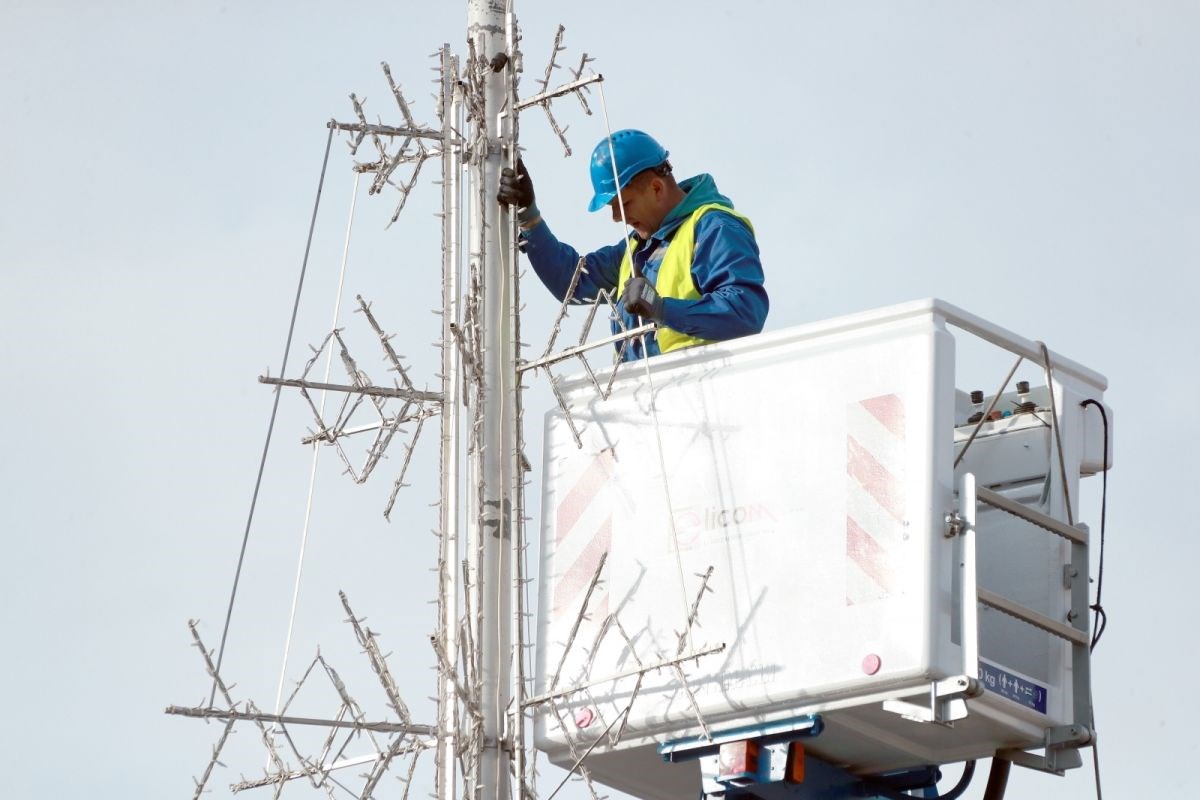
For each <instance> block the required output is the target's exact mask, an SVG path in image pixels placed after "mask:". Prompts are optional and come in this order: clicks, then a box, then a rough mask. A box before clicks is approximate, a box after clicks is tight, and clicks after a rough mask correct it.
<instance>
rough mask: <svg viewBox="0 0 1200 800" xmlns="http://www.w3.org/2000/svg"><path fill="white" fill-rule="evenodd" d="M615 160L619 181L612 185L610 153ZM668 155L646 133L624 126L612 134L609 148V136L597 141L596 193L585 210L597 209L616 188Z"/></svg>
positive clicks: (594, 154)
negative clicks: (624, 127)
mask: <svg viewBox="0 0 1200 800" xmlns="http://www.w3.org/2000/svg"><path fill="white" fill-rule="evenodd" d="M614 154H615V155H616V159H617V170H616V172H617V176H618V179H619V180H620V183H618V184H617V185H616V186H614V185H613V164H612V162H613V155H614ZM668 155H670V153H668V152H667V151H666V150H664V149H663V146H662V145H661V144H659V143H658V142H656V141H655V140H654V137H652V136H650V134H648V133H643V132H641V131H635V130H633V129H626V130H623V131H617V132H616V133H614V134H613V135H612V147H611V149H610V147H609V140H608V138H604V139H601V140H600V144H598V145H596V149H595V150H593V151H592V163H591V172H592V189H594V190H595V192H596V194H595V196H594V197H592V202H591V203H590V204H589V205H588V211H599V210H600V209H602V208H604V207H605V206H606V205H608V204H609V203H611V202H612V199H613V198H614V197H616V196H617V191H618V188H620V189H624V188H625V187H626V186H628V185H629V182H630V181H631V180H633V177H634V176H635V175H637V174H638V173H639V172H642V171H643V170H647V169H650V168H651V167H657V166H658V165H659V164H661V163H663V162H664V161H666V160H667V156H668Z"/></svg>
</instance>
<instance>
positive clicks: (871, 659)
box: [862, 653, 883, 675]
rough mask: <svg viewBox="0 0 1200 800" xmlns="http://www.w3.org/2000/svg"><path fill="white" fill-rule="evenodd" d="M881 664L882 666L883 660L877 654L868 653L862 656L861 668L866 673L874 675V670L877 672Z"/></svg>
mask: <svg viewBox="0 0 1200 800" xmlns="http://www.w3.org/2000/svg"><path fill="white" fill-rule="evenodd" d="M881 666H883V662H882V661H881V660H880V659H879V656H877V655H875V654H874V653H868V654H867V655H866V657H864V658H863V661H862V670H863V672H865V673H867V674H868V675H874V674H875V673H876V672H879V668H880V667H881Z"/></svg>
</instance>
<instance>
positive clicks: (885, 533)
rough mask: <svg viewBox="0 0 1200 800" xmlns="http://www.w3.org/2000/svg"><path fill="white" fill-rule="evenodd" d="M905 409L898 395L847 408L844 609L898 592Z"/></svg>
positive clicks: (903, 492) (903, 487)
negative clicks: (896, 553) (896, 566)
mask: <svg viewBox="0 0 1200 800" xmlns="http://www.w3.org/2000/svg"><path fill="white" fill-rule="evenodd" d="M904 457H905V411H904V401H903V400H901V399H900V397H899V396H898V395H894V394H885V395H880V396H878V397H871V398H868V399H866V400H862V401H859V402H857V403H850V404H849V405H847V406H846V605H857V604H859V603H867V602H871V601H873V600H881V599H883V598H885V597H887V596H888V595H890V594H891V593H892V591H893V590H894V589H895V577H896V576H895V572H894V556H893V553H894V550H895V548H896V547H897V546H898V545H899V543H900V542H901V541H902V537H903V535H904V519H905V506H906V503H907V497H906V494H905V486H906V484H905V480H904V478H905V475H904Z"/></svg>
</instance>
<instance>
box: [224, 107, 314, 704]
mask: <svg viewBox="0 0 1200 800" xmlns="http://www.w3.org/2000/svg"><path fill="white" fill-rule="evenodd" d="M328 128H329V135H328V136H327V137H326V138H325V156H324V158H323V159H322V160H321V177H320V178H319V179H318V180H317V196H316V199H315V200H314V201H313V210H312V219H311V220H310V221H309V223H308V239H307V240H306V241H305V243H304V258H303V260H302V261H301V262H300V278H299V280H298V281H297V283H296V299H295V300H294V301H293V302H292V319H291V321H290V322H289V323H288V333H287V341H286V343H285V344H284V346H283V363H282V365H281V366H280V367H279V374H280V375H286V374H287V362H288V355H289V354H290V353H291V351H292V334H293V333H294V332H295V330H296V316H297V314H298V313H299V311H300V295H301V294H302V293H303V291H304V275H305V273H306V272H307V271H308V256H309V253H311V252H312V240H313V231H314V230H315V229H316V226H317V210H318V209H319V208H320V207H321V191H322V190H323V189H324V188H325V168H326V167H328V166H329V148H330V145H332V144H333V130H334V128H333V125H332V123H331V124H330V125H329V126H328ZM282 388H283V387H282V386H276V387H275V401H274V403H273V405H272V406H271V419H270V421H269V422H268V423H267V436H266V440H265V441H264V442H263V449H262V456H261V457H260V458H259V461H258V475H257V476H256V477H255V479H254V492H253V493H252V494H251V496H250V511H249V513H248V514H247V515H246V529H245V532H244V533H243V534H242V547H241V550H240V551H239V552H238V560H237V568H236V569H235V570H234V573H233V588H232V589H231V590H230V592H229V607H228V609H227V610H226V612H225V625H224V627H223V628H222V629H221V644H220V645H219V646H218V647H217V665H216V670H215V671H216V673H218V674H219V673H220V672H221V662H222V661H223V660H224V658H225V640H226V639H227V638H228V636H229V625H230V622H231V621H232V619H233V605H234V602H235V601H236V600H237V591H238V583H239V582H240V581H241V578H242V565H243V564H244V563H245V560H246V545H247V544H249V542H250V528H251V527H252V526H253V524H254V509H255V507H256V506H257V505H258V492H259V490H260V489H261V488H262V479H263V472H264V470H265V469H266V466H267V453H268V452H269V451H270V449H271V435H272V434H273V433H274V431H275V417H276V415H277V414H278V413H279V398H280V391H281V390H282ZM216 696H217V676H216V675H213V685H212V691H211V692H210V693H209V696H208V705H209V706H210V707H211V706H212V704H213V702H214V701H215V699H216Z"/></svg>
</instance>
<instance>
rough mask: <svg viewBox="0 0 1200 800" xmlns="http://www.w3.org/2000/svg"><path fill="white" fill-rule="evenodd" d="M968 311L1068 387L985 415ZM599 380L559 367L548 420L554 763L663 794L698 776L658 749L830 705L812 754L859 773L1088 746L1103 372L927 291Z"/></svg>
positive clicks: (541, 642) (544, 578)
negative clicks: (969, 356) (1092, 500)
mask: <svg viewBox="0 0 1200 800" xmlns="http://www.w3.org/2000/svg"><path fill="white" fill-rule="evenodd" d="M951 327H953V328H955V329H958V330H959V331H966V332H968V333H971V334H974V335H976V336H979V337H981V338H983V339H985V340H987V341H989V342H991V343H992V344H995V345H997V346H999V347H1001V348H1004V349H1007V350H1009V351H1011V352H1012V353H1014V354H1016V355H1018V356H1023V357H1024V358H1025V359H1027V360H1029V361H1031V362H1033V363H1035V364H1041V365H1044V364H1045V362H1046V361H1047V360H1049V362H1050V369H1049V372H1048V374H1049V378H1050V380H1049V388H1047V387H1046V386H1042V387H1035V388H1034V389H1033V390H1028V389H1026V391H1024V392H1022V393H1021V395H1020V397H1018V396H1017V393H1015V392H1011V391H1010V392H1007V393H1006V394H1004V395H1003V396H1002V397H999V398H990V397H989V398H985V400H992V399H995V400H996V401H997V402H995V403H992V405H994V406H995V410H997V411H1003V410H1009V409H1013V408H1022V409H1023V411H1018V413H1015V414H1013V415H1011V416H1005V417H1002V418H1000V419H995V420H992V419H988V418H985V419H984V420H982V421H981V422H979V423H968V422H967V420H968V419H969V418H970V417H971V415H972V411H974V410H976V409H975V408H974V406H973V404H972V403H971V401H970V400H969V399H968V395H967V393H966V392H964V391H961V390H959V389H958V388H957V387H956V383H955V337H954V335H952V333H951V330H950V328H951ZM599 386H600V388H605V387H604V383H603V381H602V380H601V381H600V382H599ZM596 388H597V382H596V381H595V380H594V379H593V378H592V377H589V376H581V377H578V378H574V379H570V380H566V381H563V382H562V383H561V384H560V385H559V389H560V392H561V394H562V396H563V399H564V402H565V404H566V406H567V408H568V409H569V414H567V413H564V412H563V411H562V410H555V411H553V412H551V413H549V414H548V415H547V418H546V434H545V458H544V470H545V472H544V476H543V492H544V494H543V502H542V530H541V568H540V587H541V589H540V605H539V610H538V616H537V626H538V631H537V636H536V640H537V642H538V651H537V676H536V687H535V696H534V697H533V698H531V702H532V707H533V708H534V710H535V743H536V745H537V747H538V748H539V749H541V750H543V751H545V752H546V753H547V754H548V755H549V757H550V758H551V760H552V761H554V762H555V763H558V764H561V765H564V766H571V765H573V764H575V763H576V762H578V761H580V760H581V759H583V758H584V756H586V757H587V758H586V766H587V769H588V770H589V773H590V775H591V777H592V778H593V779H596V780H599V781H601V782H603V783H606V784H609V785H611V786H613V787H615V788H618V789H621V790H623V791H627V792H630V793H633V794H636V795H638V796H640V797H645V798H658V797H661V798H664V800H665V798H668V797H678V796H684V795H683V794H682V793H684V792H694V791H695V790H696V787H697V785H698V781H699V778H698V774H697V771H696V769H695V768H689V767H687V766H683V765H678V764H667V763H664V762H663V758H662V757H661V755H660V751H662V752H668V753H669V751H670V750H671V748H672V747H676V746H680V744H681V743H682V744H683V745H686V744H687V743H688V742H704V741H707V737H718V738H719V737H721V736H725V737H727V738H728V736H730V735H740V734H738V733H737V732H750V733H746V735H747V736H749V735H752V733H753V732H754V731H766V730H776V731H777V730H780V729H786V728H787V726H788V725H790V724H792V723H793V721H795V724H797V725H803V724H806V723H805V722H804V720H806V719H808V720H811V719H813V718H814V715H815V718H818V719H819V720H820V725H819V730H820V734H819V735H817V736H814V737H811V738H809V739H807V740H806V741H805V747H806V748H807V752H808V753H810V754H812V755H813V756H816V757H818V758H820V759H822V760H823V761H826V762H828V763H831V764H834V765H838V766H840V767H843V768H845V769H848V770H850V771H851V772H854V773H856V774H876V773H882V772H885V771H889V770H895V769H902V768H908V767H912V766H915V765H923V764H942V763H948V762H953V761H962V760H966V759H972V758H977V757H984V756H991V755H993V754H994V753H996V752H998V751H1003V752H1004V753H1005V754H1006V757H1009V758H1010V759H1011V760H1014V761H1018V762H1019V763H1027V764H1029V765H1031V766H1035V767H1038V768H1041V769H1047V770H1051V771H1059V770H1061V769H1063V768H1065V767H1069V766H1072V765H1073V763H1075V762H1076V761H1077V759H1078V756H1077V752H1076V751H1075V749H1073V748H1077V747H1079V746H1082V745H1086V744H1087V743H1088V742H1089V741H1090V737H1091V731H1090V726H1091V711H1090V701H1089V694H1088V693H1089V690H1090V686H1089V678H1088V658H1087V644H1088V615H1087V604H1088V588H1087V584H1088V567H1087V564H1088V559H1087V538H1088V534H1087V530H1086V528H1085V527H1083V526H1080V525H1076V524H1074V523H1075V522H1076V520H1077V511H1078V509H1077V505H1078V499H1079V492H1078V482H1079V477H1080V476H1081V475H1085V474H1091V473H1094V472H1096V471H1098V470H1100V469H1103V468H1104V467H1105V465H1106V463H1107V462H1108V461H1109V460H1110V458H1109V454H1107V453H1105V452H1104V446H1103V442H1104V437H1103V434H1104V431H1103V430H1102V429H1101V425H1100V413H1099V411H1097V410H1096V409H1095V408H1094V407H1085V406H1082V405H1081V403H1082V402H1083V401H1084V400H1087V399H1094V400H1097V401H1101V402H1102V394H1103V391H1104V389H1105V388H1106V381H1105V379H1104V378H1103V377H1102V376H1101V375H1099V374H1097V373H1095V372H1093V371H1091V370H1089V369H1087V368H1085V367H1082V366H1080V365H1079V364H1076V363H1074V362H1071V361H1069V360H1067V359H1065V358H1062V357H1061V356H1058V355H1056V354H1053V353H1050V352H1049V351H1044V350H1043V349H1042V348H1041V347H1040V346H1039V345H1038V344H1037V343H1035V342H1032V341H1029V340H1026V339H1024V338H1022V337H1019V336H1016V335H1014V334H1011V333H1009V332H1007V331H1004V330H1003V329H1001V328H998V327H996V326H993V325H991V324H989V323H987V322H984V321H983V320H981V319H979V318H977V317H974V316H972V315H970V314H967V313H966V312H964V311H962V310H960V309H957V308H955V307H954V306H951V305H949V304H947V303H944V302H942V301H938V300H925V301H919V302H914V303H908V304H904V305H899V306H894V307H890V308H884V309H880V310H877V311H871V312H867V313H862V314H856V315H852V316H848V317H842V318H838V319H833V320H828V321H824V322H819V323H813V324H809V325H804V326H801V327H797V328H792V329H788V330H784V331H778V332H773V333H770V334H760V335H758V336H752V337H747V338H744V339H738V340H736V341H731V342H724V343H718V344H713V345H709V346H705V347H699V348H693V349H689V350H685V351H681V352H678V353H673V354H670V355H668V356H662V357H658V358H655V359H651V360H650V361H649V363H648V364H642V363H635V364H626V365H624V366H622V367H621V369H620V370H619V371H618V373H617V377H616V378H615V380H614V382H613V384H612V387H611V393H610V394H609V396H608V397H607V399H602V398H601V397H600V396H599V395H598V393H597V391H596ZM1022 388H1024V387H1022ZM1018 402H1020V403H1025V404H1026V405H1024V406H1017V403H1018ZM976 405H978V404H976ZM990 416H992V417H995V416H998V414H997V413H993V414H992V415H990ZM1110 419H1111V415H1110ZM968 440H972V441H971V442H970V448H969V449H968V450H967V452H966V455H965V457H962V458H961V459H960V463H958V464H957V466H956V463H955V462H956V458H957V457H958V454H960V453H961V452H962V451H963V448H964V446H965V445H966V444H967V441H968ZM1060 443H1061V444H1060ZM664 476H665V478H664ZM1068 498H1069V499H1068ZM1069 506H1076V507H1071V508H1070V511H1069V512H1068V508H1069ZM1013 512H1016V513H1015V514H1014V513H1013ZM1018 515H1019V516H1018ZM689 619H691V620H692V622H691V623H690V624H689ZM1033 749H1044V752H1043V753H1041V754H1038V755H1036V756H1035V755H1031V754H1028V753H1026V752H1025V751H1029V750H1033Z"/></svg>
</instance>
